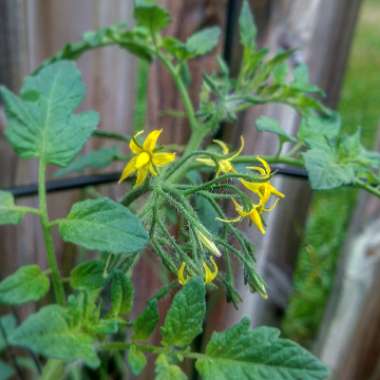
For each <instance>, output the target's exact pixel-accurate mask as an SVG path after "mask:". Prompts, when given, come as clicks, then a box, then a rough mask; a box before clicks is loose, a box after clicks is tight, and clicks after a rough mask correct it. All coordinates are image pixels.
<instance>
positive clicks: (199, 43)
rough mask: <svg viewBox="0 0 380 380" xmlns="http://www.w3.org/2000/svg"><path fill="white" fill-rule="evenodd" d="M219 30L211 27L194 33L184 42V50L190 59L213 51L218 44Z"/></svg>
mask: <svg viewBox="0 0 380 380" xmlns="http://www.w3.org/2000/svg"><path fill="white" fill-rule="evenodd" d="M219 37H220V28H218V27H217V26H213V27H210V28H206V29H203V30H200V31H199V32H196V33H194V34H193V35H192V36H190V37H189V38H188V40H187V41H186V45H185V46H186V48H187V49H188V50H189V51H190V52H191V56H192V57H196V56H199V55H204V54H207V53H209V52H210V51H211V50H212V49H214V48H215V47H216V46H217V45H218V42H219Z"/></svg>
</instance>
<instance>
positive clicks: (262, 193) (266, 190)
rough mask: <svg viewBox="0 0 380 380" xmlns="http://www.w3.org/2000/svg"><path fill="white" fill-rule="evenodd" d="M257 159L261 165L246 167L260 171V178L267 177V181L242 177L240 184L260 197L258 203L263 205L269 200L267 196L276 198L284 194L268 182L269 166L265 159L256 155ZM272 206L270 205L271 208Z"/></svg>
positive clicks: (270, 173) (282, 196)
mask: <svg viewBox="0 0 380 380" xmlns="http://www.w3.org/2000/svg"><path fill="white" fill-rule="evenodd" d="M257 159H258V160H259V161H260V162H261V164H262V165H263V167H260V166H250V167H248V169H253V170H256V171H258V172H259V173H260V175H261V177H262V179H268V181H264V182H251V181H246V180H244V179H242V180H240V182H241V184H242V185H243V186H244V187H245V188H247V189H248V190H250V191H252V192H253V193H255V194H257V195H258V196H259V198H260V203H262V205H263V206H264V207H265V206H266V204H267V203H268V201H269V198H270V197H271V196H272V195H275V196H276V197H278V198H285V194H284V193H282V192H281V191H279V190H277V189H276V188H275V187H274V186H273V185H272V184H271V183H270V182H269V178H270V176H271V175H272V171H271V168H270V166H269V164H268V162H267V161H265V160H264V159H263V158H261V157H259V156H257ZM273 208H274V207H272V209H273Z"/></svg>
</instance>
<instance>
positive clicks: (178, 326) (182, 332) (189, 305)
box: [161, 278, 206, 346]
mask: <svg viewBox="0 0 380 380" xmlns="http://www.w3.org/2000/svg"><path fill="white" fill-rule="evenodd" d="M205 313H206V303H205V286H204V283H203V281H202V280H201V279H200V278H194V279H191V280H190V281H189V282H188V283H187V284H186V285H185V286H184V287H183V289H181V290H180V291H179V292H178V293H177V294H176V295H175V297H174V299H173V302H172V304H171V306H170V309H169V311H168V313H167V314H166V318H165V322H164V325H163V326H162V327H161V334H162V338H163V343H164V344H167V345H175V346H187V345H189V344H190V343H191V342H192V341H193V340H194V338H195V337H196V336H197V335H199V334H200V333H201V332H202V325H203V320H204V317H205Z"/></svg>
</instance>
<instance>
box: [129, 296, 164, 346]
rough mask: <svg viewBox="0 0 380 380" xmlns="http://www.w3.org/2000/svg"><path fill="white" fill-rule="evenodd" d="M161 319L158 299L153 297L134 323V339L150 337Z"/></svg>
mask: <svg viewBox="0 0 380 380" xmlns="http://www.w3.org/2000/svg"><path fill="white" fill-rule="evenodd" d="M159 319H160V315H159V314H158V306H157V300H156V299H151V300H149V301H148V303H147V306H146V307H145V309H144V311H143V312H142V313H141V314H140V315H139V316H138V317H137V318H136V320H135V321H134V323H133V339H134V340H144V339H148V338H149V337H150V336H151V334H152V333H153V331H154V329H155V328H156V326H157V323H158V321H159Z"/></svg>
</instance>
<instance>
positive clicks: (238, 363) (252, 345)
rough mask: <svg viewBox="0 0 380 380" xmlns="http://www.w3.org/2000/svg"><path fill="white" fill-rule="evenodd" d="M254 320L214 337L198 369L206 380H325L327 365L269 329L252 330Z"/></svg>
mask: <svg viewBox="0 0 380 380" xmlns="http://www.w3.org/2000/svg"><path fill="white" fill-rule="evenodd" d="M250 324H251V323H250V320H249V319H248V318H244V319H243V320H242V321H241V322H240V323H238V324H237V325H235V326H233V327H232V328H230V329H228V330H226V331H224V332H222V333H214V334H213V335H212V337H211V340H210V342H209V343H208V344H207V347H206V353H205V357H204V358H201V359H198V360H197V362H196V368H197V370H198V371H199V372H200V374H201V376H202V379H204V380H216V379H218V380H227V379H239V380H257V379H260V380H284V379H300V380H301V379H302V380H325V379H326V378H327V375H328V372H327V370H326V368H325V367H324V366H323V364H322V363H321V362H320V361H319V360H318V359H317V358H315V357H314V356H313V355H312V354H310V353H309V352H307V351H306V350H305V349H303V348H302V347H301V346H299V345H298V344H296V343H294V342H292V341H290V340H287V339H281V338H279V331H278V330H277V329H273V328H269V327H260V328H257V329H256V330H251V328H250Z"/></svg>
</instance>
